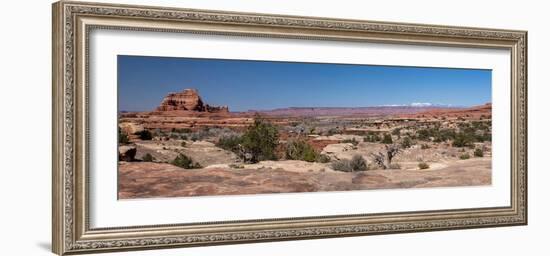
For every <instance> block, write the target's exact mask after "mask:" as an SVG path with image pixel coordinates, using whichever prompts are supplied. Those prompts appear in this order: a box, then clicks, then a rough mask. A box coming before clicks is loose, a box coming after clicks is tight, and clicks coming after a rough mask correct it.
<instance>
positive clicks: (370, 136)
mask: <svg viewBox="0 0 550 256" xmlns="http://www.w3.org/2000/svg"><path fill="white" fill-rule="evenodd" d="M380 140H381V138H380V136H378V135H376V134H367V136H365V137H364V138H363V141H364V142H378V141H380Z"/></svg>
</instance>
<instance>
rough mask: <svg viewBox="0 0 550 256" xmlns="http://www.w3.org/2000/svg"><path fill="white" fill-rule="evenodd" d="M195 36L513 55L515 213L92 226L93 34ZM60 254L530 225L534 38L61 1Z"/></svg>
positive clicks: (56, 207) (56, 48)
mask: <svg viewBox="0 0 550 256" xmlns="http://www.w3.org/2000/svg"><path fill="white" fill-rule="evenodd" d="M101 29H104V30H114V31H117V30H118V31H148V32H158V36H159V37H161V36H162V35H163V33H194V34H203V35H227V36H241V37H250V38H254V37H261V38H280V39H299V40H304V41H308V40H323V41H343V42H357V43H361V42H370V43H383V44H398V45H421V46H433V47H439V46H445V47H465V48H480V49H505V50H509V51H510V53H511V54H510V56H511V60H510V63H511V65H510V74H511V75H510V85H511V87H510V88H509V90H510V95H511V97H510V99H509V100H510V104H511V109H510V114H511V115H510V119H511V123H510V131H511V134H510V136H509V138H510V145H511V150H510V159H511V161H510V163H509V166H510V170H509V171H510V173H509V175H510V181H511V182H510V188H509V191H510V195H509V196H510V205H507V206H501V205H495V206H494V207H483V208H467V209H441V210H429V211H403V212H380V213H368V214H366V213H365V214H349V215H316V216H301V217H292V218H269V219H254V220H233V221H215V222H212V221H209V220H205V221H204V222H199V223H197V222H193V223H173V224H163V225H146V226H120V227H108V228H92V227H91V226H90V218H91V217H93V216H91V210H90V208H91V205H90V201H91V199H90V193H89V188H90V179H89V174H90V173H89V171H90V159H89V152H90V149H89V142H90V141H89V132H90V122H91V121H93V120H90V118H89V111H90V110H89V106H88V102H89V99H90V97H92V96H91V95H90V93H89V79H90V75H89V73H88V70H89V65H90V61H93V60H91V59H90V58H89V52H88V51H89V45H90V37H89V35H90V32H91V31H94V30H101ZM52 65H53V67H52V69H53V91H52V94H53V106H52V111H53V124H52V125H53V146H52V150H53V163H52V165H53V181H52V188H53V220H52V222H53V236H52V240H53V242H52V245H53V251H54V252H55V253H57V254H59V255H64V254H76V253H87V252H107V251H117V250H139V249H152V248H159V249H160V248H168V247H185V246H206V245H217V244H230V243H248V242H262V241H281V240H296V239H314V238H328V237H343V236H358V235H375V234H389V233H400V232H421V231H437V230H452V229H466V228H483V227H497V226H513V225H526V224H527V32H526V31H512V30H501V29H485V28H465V27H450V26H436V25H424V24H405V23H389V22H375V21H360V20H345V19H328V18H316V17H297V16H280V15H271V14H255V13H235V12H219V11H209V10H190V9H176V8H162V7H146V6H129V5H111V4H96V3H84V2H70V1H61V2H57V3H55V4H54V5H53V64H52Z"/></svg>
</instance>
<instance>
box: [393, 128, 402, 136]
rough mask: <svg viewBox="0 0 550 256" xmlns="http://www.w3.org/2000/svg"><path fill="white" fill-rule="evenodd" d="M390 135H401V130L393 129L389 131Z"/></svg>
mask: <svg viewBox="0 0 550 256" xmlns="http://www.w3.org/2000/svg"><path fill="white" fill-rule="evenodd" d="M391 134H392V135H401V128H395V129H393V130H392V131H391Z"/></svg>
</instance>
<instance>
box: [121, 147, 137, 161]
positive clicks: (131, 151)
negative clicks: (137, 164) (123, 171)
mask: <svg viewBox="0 0 550 256" xmlns="http://www.w3.org/2000/svg"><path fill="white" fill-rule="evenodd" d="M136 153H137V149H136V146H119V147H118V160H119V161H126V162H132V161H134V160H135V157H136Z"/></svg>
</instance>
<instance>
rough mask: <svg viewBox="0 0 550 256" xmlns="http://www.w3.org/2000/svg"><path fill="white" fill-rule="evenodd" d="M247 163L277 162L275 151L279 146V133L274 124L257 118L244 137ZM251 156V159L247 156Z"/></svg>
mask: <svg viewBox="0 0 550 256" xmlns="http://www.w3.org/2000/svg"><path fill="white" fill-rule="evenodd" d="M242 140H243V141H242V146H243V148H244V150H245V151H246V152H245V154H244V155H245V159H244V160H245V161H248V162H252V163H257V162H259V161H263V160H276V159H277V156H276V155H275V149H276V147H277V145H278V144H279V132H278V131H277V127H275V126H274V125H273V124H271V123H269V122H267V121H265V120H263V119H262V118H260V116H256V117H255V119H254V124H252V125H251V126H249V127H248V129H247V131H246V132H245V134H244V135H243V136H242ZM247 155H248V156H250V157H249V158H248V157H246V156H247Z"/></svg>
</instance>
